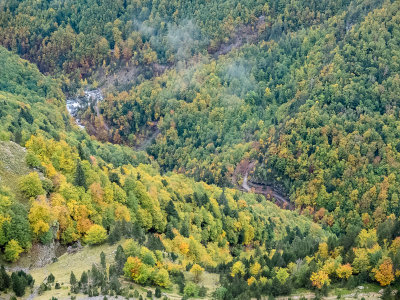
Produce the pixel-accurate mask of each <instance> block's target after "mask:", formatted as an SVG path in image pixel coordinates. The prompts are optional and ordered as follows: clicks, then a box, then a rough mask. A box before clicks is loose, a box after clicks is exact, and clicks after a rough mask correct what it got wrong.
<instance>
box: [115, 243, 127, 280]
mask: <svg viewBox="0 0 400 300" xmlns="http://www.w3.org/2000/svg"><path fill="white" fill-rule="evenodd" d="M125 262H126V255H125V252H124V249H123V248H122V246H121V245H119V246H118V247H117V252H116V253H115V264H116V267H117V272H118V275H120V274H122V273H123V271H122V270H123V268H124V265H125Z"/></svg>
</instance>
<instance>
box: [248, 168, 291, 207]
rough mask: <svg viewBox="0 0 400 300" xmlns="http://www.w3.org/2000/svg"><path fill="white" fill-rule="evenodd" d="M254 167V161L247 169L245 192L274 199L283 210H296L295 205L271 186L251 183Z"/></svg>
mask: <svg viewBox="0 0 400 300" xmlns="http://www.w3.org/2000/svg"><path fill="white" fill-rule="evenodd" d="M254 167H255V162H254V161H253V162H251V163H250V164H249V165H248V167H247V169H246V173H245V174H244V177H243V183H242V188H243V190H245V191H246V192H252V193H256V194H261V195H264V196H265V197H266V198H267V199H270V198H273V199H275V200H276V201H277V202H278V205H279V206H281V207H282V208H287V209H291V210H292V209H294V205H293V204H292V203H290V201H289V199H287V198H286V197H285V196H283V195H281V194H280V193H279V192H277V191H276V190H274V189H273V188H272V187H271V186H270V185H265V184H260V183H255V182H251V181H249V179H248V178H249V173H250V172H251V171H252V170H253V169H254Z"/></svg>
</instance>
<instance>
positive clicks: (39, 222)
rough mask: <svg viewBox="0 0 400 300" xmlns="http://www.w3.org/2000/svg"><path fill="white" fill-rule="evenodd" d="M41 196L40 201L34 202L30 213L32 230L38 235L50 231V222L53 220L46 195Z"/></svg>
mask: <svg viewBox="0 0 400 300" xmlns="http://www.w3.org/2000/svg"><path fill="white" fill-rule="evenodd" d="M39 198H40V199H38V201H34V202H33V203H32V207H31V209H30V210H29V215H28V219H29V222H30V223H31V227H32V231H33V232H34V233H35V234H37V235H39V234H41V233H46V232H48V231H49V229H50V223H51V222H52V220H53V215H52V213H51V209H50V206H49V205H48V204H47V202H46V199H45V197H44V196H41V197H39Z"/></svg>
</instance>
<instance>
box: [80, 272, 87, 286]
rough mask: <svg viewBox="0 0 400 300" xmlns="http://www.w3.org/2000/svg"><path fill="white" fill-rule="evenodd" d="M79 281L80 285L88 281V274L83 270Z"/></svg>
mask: <svg viewBox="0 0 400 300" xmlns="http://www.w3.org/2000/svg"><path fill="white" fill-rule="evenodd" d="M80 283H81V284H82V285H85V284H87V283H88V275H87V273H86V272H85V271H83V273H82V275H81V280H80Z"/></svg>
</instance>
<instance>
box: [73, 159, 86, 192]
mask: <svg viewBox="0 0 400 300" xmlns="http://www.w3.org/2000/svg"><path fill="white" fill-rule="evenodd" d="M75 185H77V186H83V187H84V188H85V189H86V176H85V172H84V171H83V168H82V164H81V161H80V160H78V161H77V165H76V171H75Z"/></svg>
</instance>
